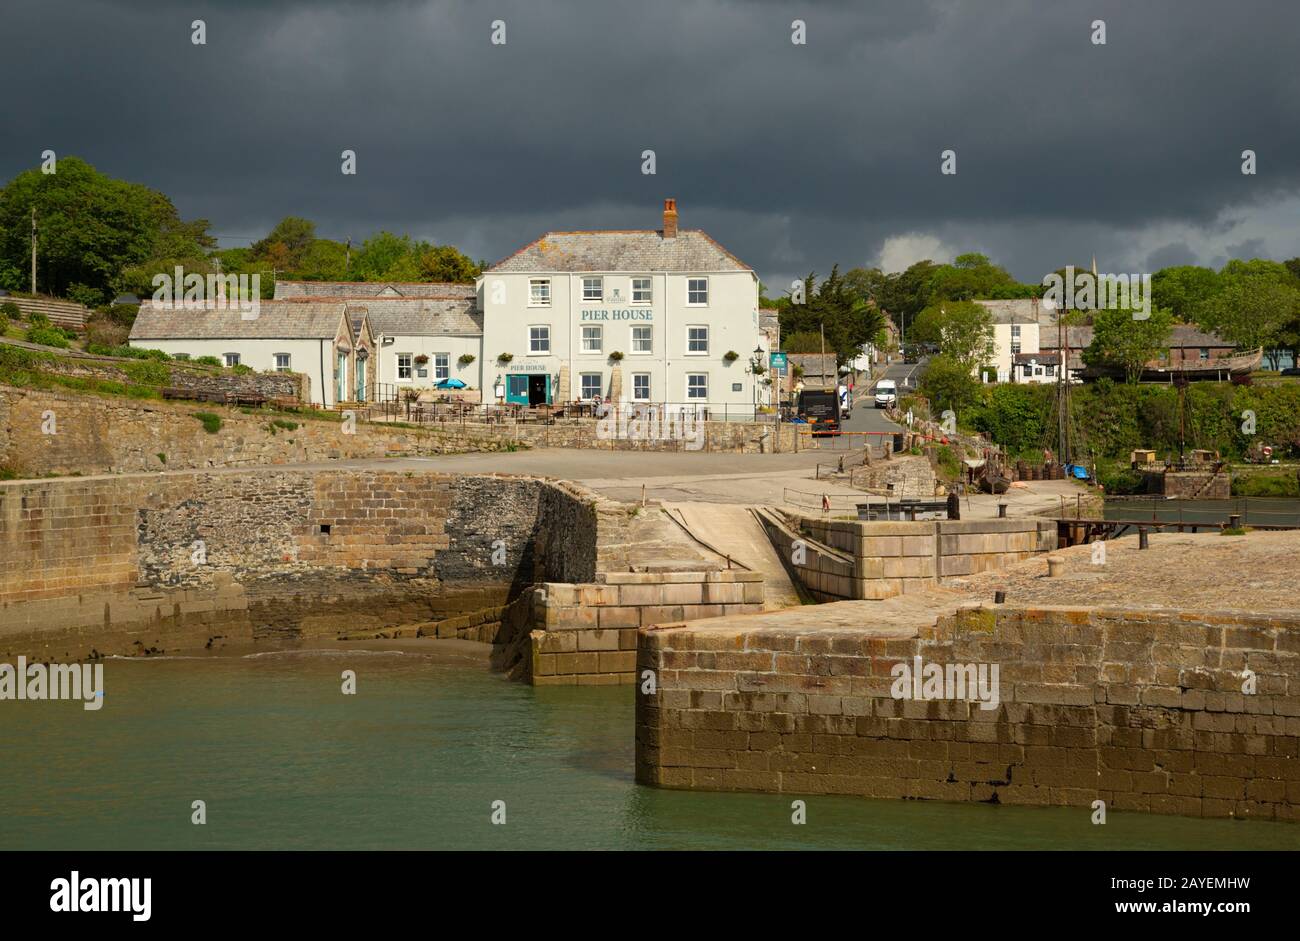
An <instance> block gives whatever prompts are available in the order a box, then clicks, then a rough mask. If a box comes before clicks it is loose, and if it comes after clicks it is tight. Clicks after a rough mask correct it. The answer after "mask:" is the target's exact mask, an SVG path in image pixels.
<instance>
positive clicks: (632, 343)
mask: <svg viewBox="0 0 1300 941" xmlns="http://www.w3.org/2000/svg"><path fill="white" fill-rule="evenodd" d="M638 330H645V331H647V332H648V333H649V336H648V337H647V338H646V339H647V342H648V345H649V349H644V350H638V349H637V348H636V344H637V338H636V333H637V331H638ZM628 347H629V352H630V353H631V355H633V356H650V355H651V354H653V353H654V351H655V329H654V327H653V326H652V325H650V324H645V323H638V324H633V325H632V328H631V333H630V334H629V335H628Z"/></svg>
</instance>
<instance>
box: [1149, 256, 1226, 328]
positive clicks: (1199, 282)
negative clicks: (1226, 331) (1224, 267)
mask: <svg viewBox="0 0 1300 941" xmlns="http://www.w3.org/2000/svg"><path fill="white" fill-rule="evenodd" d="M1218 289H1219V276H1218V274H1216V273H1215V272H1214V271H1213V270H1211V269H1209V268H1201V267H1198V266H1197V265H1176V266H1174V267H1171V268H1161V269H1160V270H1159V271H1157V272H1156V273H1155V274H1153V275H1152V276H1151V305H1152V306H1153V307H1163V308H1165V309H1166V310H1169V311H1173V313H1174V316H1176V317H1178V318H1179V319H1180V320H1182V321H1183V322H1185V323H1192V322H1194V321H1195V320H1196V313H1197V310H1198V309H1199V308H1200V306H1201V304H1202V303H1204V302H1205V301H1206V300H1208V299H1209V298H1210V297H1212V296H1213V295H1214V294H1215V292H1217V291H1218Z"/></svg>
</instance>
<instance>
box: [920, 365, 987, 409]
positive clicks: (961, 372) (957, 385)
mask: <svg viewBox="0 0 1300 941" xmlns="http://www.w3.org/2000/svg"><path fill="white" fill-rule="evenodd" d="M980 391H981V387H980V383H979V382H978V381H977V380H976V379H975V377H974V376H972V375H971V370H970V367H969V366H967V365H966V364H965V363H963V362H961V361H960V360H957V359H955V358H954V357H952V356H950V355H948V354H947V353H940V354H939V355H938V356H935V357H934V358H933V359H931V360H930V363H929V366H927V367H926V370H925V375H924V376H923V377H922V378H921V392H922V394H923V395H925V397H926V398H928V399H929V400H930V406H931V412H932V413H933V414H936V415H940V414H942V413H943V412H944V411H946V410H948V409H951V410H952V411H953V412H954V413H956V415H957V420H958V422H960V423H965V419H964V418H963V416H964V415H965V414H966V411H967V410H968V409H970V408H971V407H972V406H974V404H975V403H976V402H977V401H978V400H979V396H980Z"/></svg>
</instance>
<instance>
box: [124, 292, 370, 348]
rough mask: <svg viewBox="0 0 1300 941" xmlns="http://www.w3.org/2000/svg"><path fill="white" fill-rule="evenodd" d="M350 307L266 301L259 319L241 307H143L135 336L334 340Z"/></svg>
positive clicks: (335, 303) (149, 303) (146, 304)
mask: <svg viewBox="0 0 1300 941" xmlns="http://www.w3.org/2000/svg"><path fill="white" fill-rule="evenodd" d="M345 310H346V305H344V304H343V303H341V302H339V301H309V302H301V301H262V303H261V307H260V309H259V311H258V316H257V318H256V319H255V320H245V319H244V315H245V312H244V311H241V310H239V309H238V308H237V307H234V308H225V309H217V308H214V307H203V308H184V307H181V308H179V309H176V310H172V309H170V307H161V306H156V305H155V304H154V303H153V301H151V300H147V301H144V302H143V303H142V304H141V305H140V312H139V313H138V314H136V318H135V324H134V325H132V327H131V336H130V339H132V340H227V339H230V340H261V339H277V340H300V339H305V340H315V339H326V340H333V339H334V338H335V336H337V335H338V332H339V323H340V320H341V318H342V317H343V313H344V311H345Z"/></svg>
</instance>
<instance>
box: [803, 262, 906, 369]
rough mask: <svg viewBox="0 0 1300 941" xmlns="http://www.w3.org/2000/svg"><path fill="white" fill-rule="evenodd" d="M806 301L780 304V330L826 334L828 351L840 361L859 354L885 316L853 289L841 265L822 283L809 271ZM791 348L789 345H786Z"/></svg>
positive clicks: (834, 268)
mask: <svg viewBox="0 0 1300 941" xmlns="http://www.w3.org/2000/svg"><path fill="white" fill-rule="evenodd" d="M804 299H805V303H803V304H793V303H791V304H789V305H788V306H785V307H783V308H781V313H780V318H781V334H782V336H787V337H788V336H790V335H792V334H798V333H807V334H816V335H817V336H818V347H819V348H820V337H821V334H822V332H823V331H824V332H825V336H826V351H827V352H828V353H829V352H833V353H834V354H835V359H836V362H837V363H840V364H842V363H844V362H846V361H848V360H851V359H852V358H853V357H855V356H857V355H858V352H859V350H861V348H862V347H863V346H864V345H865V344H867V343H869V342H871V339H872V337H874V336H875V335H876V334H877V333H878V332H880V330H881V329H883V328H884V325H885V319H884V315H883V314H882V313H881V312H880V309H879V308H878V307H876V306H875V305H874V304H872V303H871V302H870V301H868V300H866V299H864V298H863V297H861V296H860V295H858V294H857V293H856V292H855V291H853V290H852V289H851V288H850V287H849V286H848V285H847V284H846V283H845V280H844V277H843V276H842V275H841V274H840V271H839V266H838V265H837V266H835V267H833V268H832V269H831V273H830V275H828V276H827V278H826V280H825V281H823V282H822V283H821V284H820V285H817V284H816V275H815V274H809V275H808V277H807V278H806V279H805V281H804ZM787 348H788V347H787Z"/></svg>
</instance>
